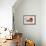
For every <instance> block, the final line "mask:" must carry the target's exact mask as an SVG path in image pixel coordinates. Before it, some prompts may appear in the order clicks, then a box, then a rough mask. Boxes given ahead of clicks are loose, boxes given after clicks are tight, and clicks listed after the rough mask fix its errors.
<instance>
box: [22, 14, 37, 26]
mask: <svg viewBox="0 0 46 46" xmlns="http://www.w3.org/2000/svg"><path fill="white" fill-rule="evenodd" d="M23 24H24V25H35V24H36V16H35V15H24V16H23Z"/></svg>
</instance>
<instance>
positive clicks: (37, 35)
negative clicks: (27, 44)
mask: <svg viewBox="0 0 46 46" xmlns="http://www.w3.org/2000/svg"><path fill="white" fill-rule="evenodd" d="M20 1H21V0H20ZM16 5H17V6H16ZM13 14H14V20H15V22H14V23H15V28H16V29H17V30H18V32H22V33H23V36H24V38H28V39H32V40H34V41H35V43H36V46H41V0H22V2H21V3H15V5H14V6H13ZM24 15H36V25H24V24H23V16H24Z"/></svg>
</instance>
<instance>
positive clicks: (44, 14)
mask: <svg viewBox="0 0 46 46" xmlns="http://www.w3.org/2000/svg"><path fill="white" fill-rule="evenodd" d="M41 38H42V39H41V40H42V46H46V0H42V1H41Z"/></svg>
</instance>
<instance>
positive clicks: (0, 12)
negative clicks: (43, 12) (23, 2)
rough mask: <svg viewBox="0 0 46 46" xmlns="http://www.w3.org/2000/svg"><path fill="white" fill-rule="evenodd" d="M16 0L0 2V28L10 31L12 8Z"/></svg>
mask: <svg viewBox="0 0 46 46" xmlns="http://www.w3.org/2000/svg"><path fill="white" fill-rule="evenodd" d="M15 2H16V0H0V27H7V28H9V29H12V6H13V4H14V3H15Z"/></svg>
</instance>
